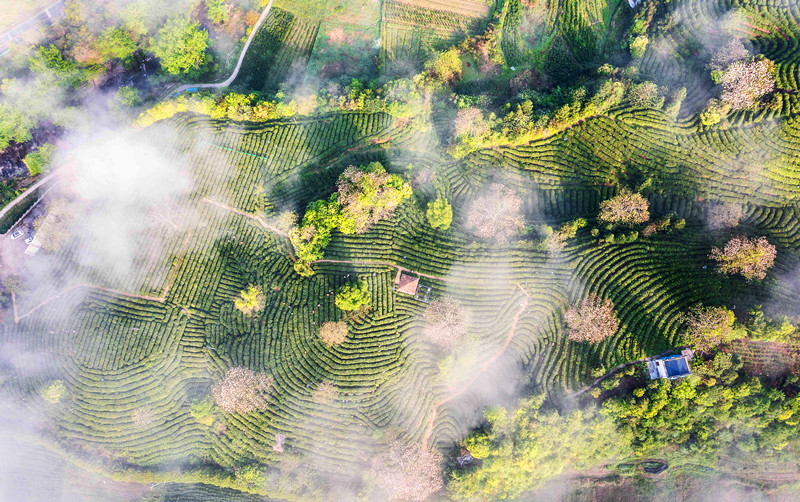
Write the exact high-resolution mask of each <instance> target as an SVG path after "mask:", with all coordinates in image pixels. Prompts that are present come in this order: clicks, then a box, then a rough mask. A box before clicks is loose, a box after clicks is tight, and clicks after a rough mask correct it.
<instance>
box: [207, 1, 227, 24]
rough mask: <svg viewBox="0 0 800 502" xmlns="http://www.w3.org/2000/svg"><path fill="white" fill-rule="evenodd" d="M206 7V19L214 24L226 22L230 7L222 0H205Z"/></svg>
mask: <svg viewBox="0 0 800 502" xmlns="http://www.w3.org/2000/svg"><path fill="white" fill-rule="evenodd" d="M206 9H208V19H210V20H211V22H212V23H214V24H224V23H226V22H228V17H229V16H230V7H229V6H228V4H226V3H225V1H224V0H206Z"/></svg>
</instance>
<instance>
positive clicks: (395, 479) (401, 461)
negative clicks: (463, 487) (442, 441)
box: [370, 441, 444, 500]
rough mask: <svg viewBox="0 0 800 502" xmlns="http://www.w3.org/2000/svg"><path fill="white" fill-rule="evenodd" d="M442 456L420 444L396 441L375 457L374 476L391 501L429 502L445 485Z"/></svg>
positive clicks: (372, 470) (373, 464) (372, 472)
mask: <svg viewBox="0 0 800 502" xmlns="http://www.w3.org/2000/svg"><path fill="white" fill-rule="evenodd" d="M441 462H442V456H441V454H439V453H438V452H436V451H432V450H428V449H426V448H425V447H424V446H422V445H420V444H410V445H406V444H403V443H401V442H400V441H395V442H393V443H392V444H391V445H389V448H388V449H387V450H386V451H385V452H383V453H381V454H380V455H378V456H377V457H375V459H374V460H373V462H372V468H371V471H370V472H371V474H372V475H373V476H374V478H375V480H376V482H377V485H378V486H379V487H380V488H382V489H383V491H384V492H386V495H387V496H388V497H389V499H391V500H425V499H427V498H428V497H429V496H431V495H433V494H434V493H436V492H437V491H439V490H440V489H441V488H442V486H443V484H444V483H443V481H442V473H441Z"/></svg>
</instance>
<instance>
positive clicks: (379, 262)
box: [312, 260, 452, 282]
mask: <svg viewBox="0 0 800 502" xmlns="http://www.w3.org/2000/svg"><path fill="white" fill-rule="evenodd" d="M314 263H344V264H347V265H385V266H387V267H394V268H396V269H398V270H400V271H401V272H408V273H410V274H416V275H418V276H420V277H427V278H428V279H436V280H437V281H444V282H450V281H452V279H448V278H446V277H439V276H437V275H430V274H423V273H422V272H415V271H414V270H411V269H409V268H406V267H402V266H400V265H397V264H396V263H390V262H388V261H359V260H317V261H315V262H312V265H313V264H314Z"/></svg>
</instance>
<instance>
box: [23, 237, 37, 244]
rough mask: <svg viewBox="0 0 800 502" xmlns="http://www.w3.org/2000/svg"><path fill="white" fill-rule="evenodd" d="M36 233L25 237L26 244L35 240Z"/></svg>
mask: <svg viewBox="0 0 800 502" xmlns="http://www.w3.org/2000/svg"><path fill="white" fill-rule="evenodd" d="M34 237H35V236H34V235H29V236H28V238H27V239H25V244H30V243H31V242H33V238H34Z"/></svg>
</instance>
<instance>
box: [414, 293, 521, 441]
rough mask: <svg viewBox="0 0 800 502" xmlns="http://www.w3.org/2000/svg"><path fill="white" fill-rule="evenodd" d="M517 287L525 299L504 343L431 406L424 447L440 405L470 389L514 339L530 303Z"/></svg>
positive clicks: (428, 439) (431, 431) (434, 423)
mask: <svg viewBox="0 0 800 502" xmlns="http://www.w3.org/2000/svg"><path fill="white" fill-rule="evenodd" d="M517 287H518V288H519V289H520V290H521V291H522V293H523V294H524V295H525V300H524V301H523V302H522V304H521V305H520V309H519V311H517V314H516V315H515V316H514V322H513V323H512V324H511V330H510V331H509V333H508V337H506V341H505V343H503V345H502V346H501V347H500V348H499V349H498V350H497V352H495V353H494V355H493V356H492V357H491V358H489V359H488V360H487V361H485V362H484V363H483V364H482V365H481V367H480V369H479V370H478V371H477V372H476V373H475V374H474V375H472V378H470V379H469V380H468V381H467V382H466V383H464V384H463V385H462V386H461V387H460V388H458V389H452V390H451V393H450V395H449V396H447V397H446V398H444V399H442V400H441V401H439V402H438V403H436V406H434V407H433V414H432V415H431V418H430V420H428V427H427V429H426V430H425V437H424V439H423V440H422V444H423V445H424V447H425V448H426V449H427V448H428V443H429V442H430V439H431V436H432V435H433V427H434V426H435V425H436V418H437V417H438V416H439V410H440V409H441V408H442V406H444V405H445V404H447V403H449V402H450V401H452V400H454V399H456V398H458V397H461V396H462V395H464V394H465V393H466V392H467V391H468V390H469V389H470V387H472V385H473V384H474V383H475V382H477V381H478V379H479V378H480V377H481V376H482V375H483V374H484V373H485V372H486V371H487V370H488V369H489V367H490V366H492V365H493V364H494V363H496V362H497V360H498V359H500V356H502V355H503V354H504V353H505V351H506V350H508V348H509V347H510V346H511V342H512V341H513V340H514V335H516V333H517V325H518V324H519V320H520V318H521V317H522V314H523V313H524V312H525V309H526V308H528V304H529V303H530V295H528V292H527V291H525V289H523V287H522V286H521V285H520V284H519V283H517Z"/></svg>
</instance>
